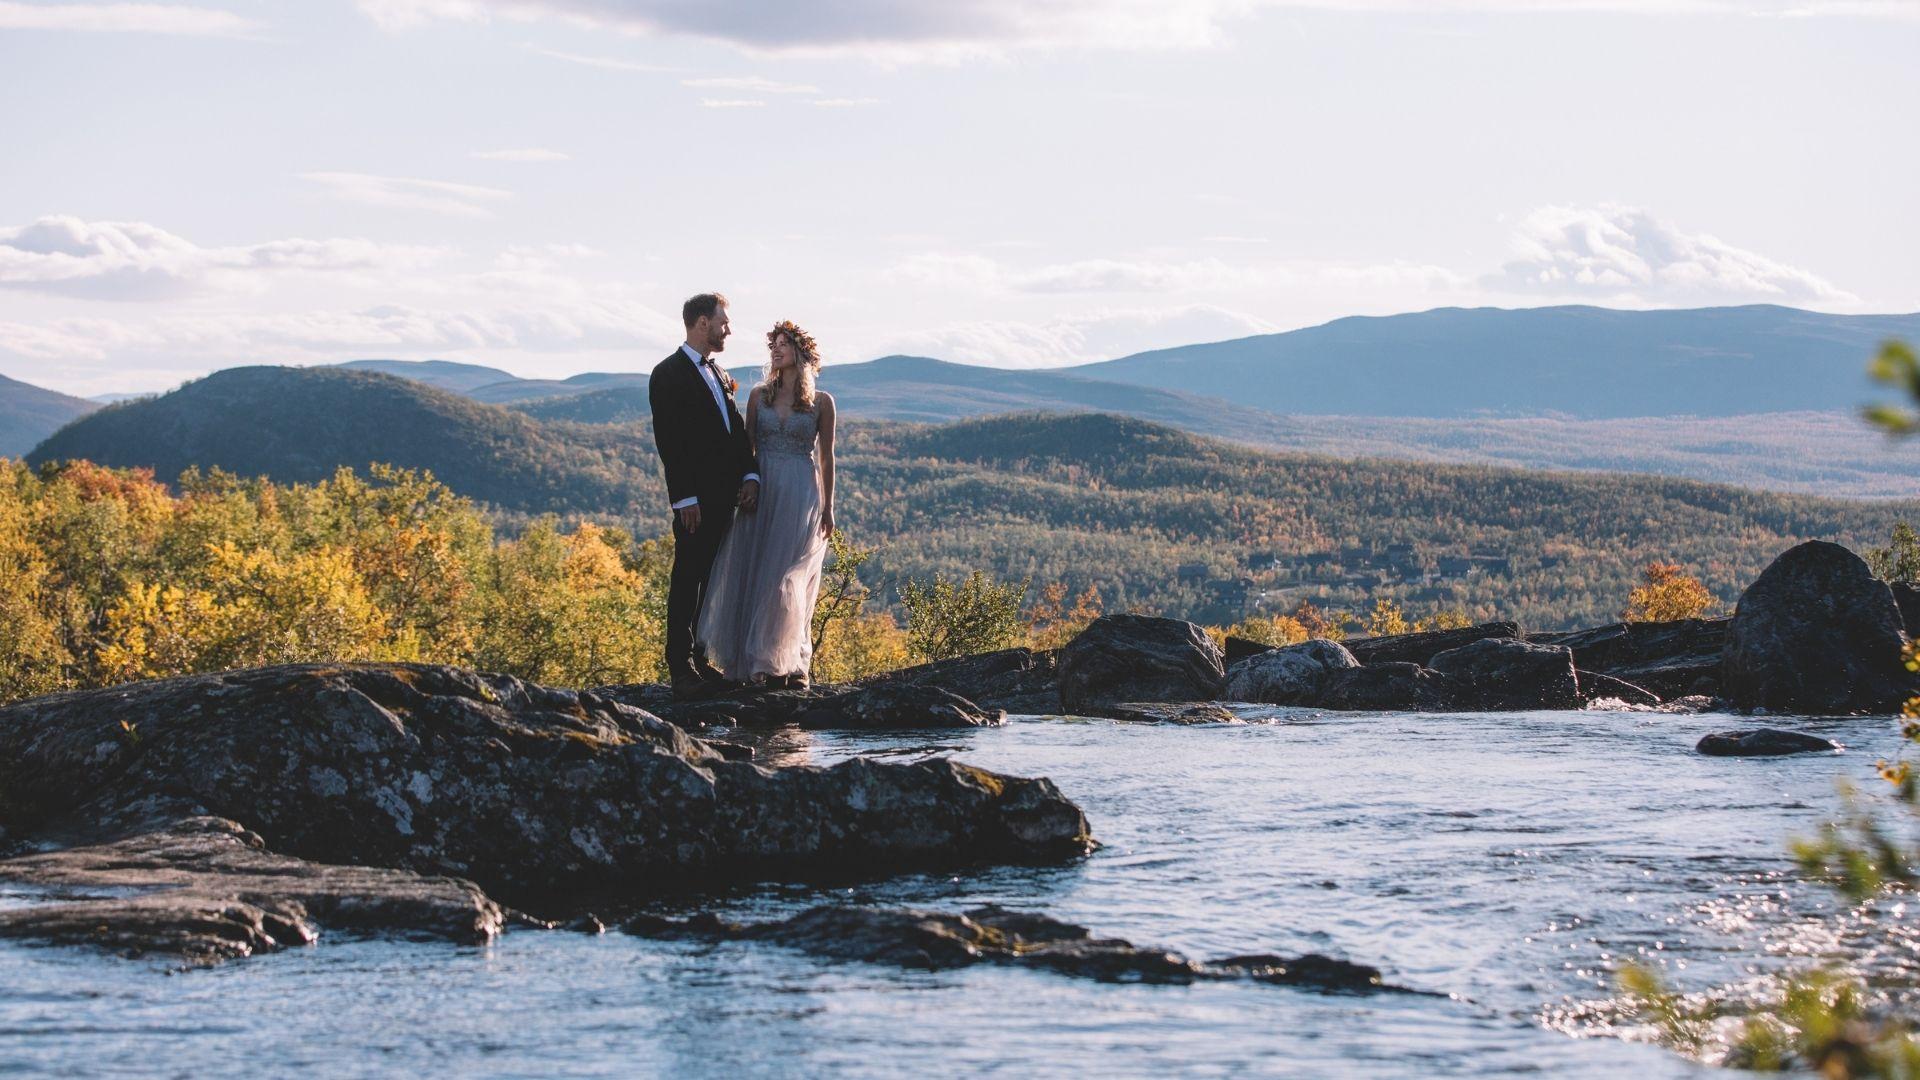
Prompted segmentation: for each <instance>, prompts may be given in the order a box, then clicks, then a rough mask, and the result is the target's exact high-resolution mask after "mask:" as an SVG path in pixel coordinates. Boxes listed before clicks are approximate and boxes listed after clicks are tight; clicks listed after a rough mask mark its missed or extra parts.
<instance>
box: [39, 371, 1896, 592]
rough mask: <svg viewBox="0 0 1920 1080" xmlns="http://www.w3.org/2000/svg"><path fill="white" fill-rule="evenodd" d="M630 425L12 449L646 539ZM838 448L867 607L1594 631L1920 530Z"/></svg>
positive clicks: (1128, 461)
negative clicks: (407, 498)
mask: <svg viewBox="0 0 1920 1080" xmlns="http://www.w3.org/2000/svg"><path fill="white" fill-rule="evenodd" d="M650 427H651V425H650V424H648V423H646V422H644V421H643V422H640V423H625V424H580V423H574V422H569V421H555V420H539V419H535V418H533V417H530V416H528V415H526V414H525V413H522V412H519V411H516V410H513V409H509V408H506V407H503V406H496V405H487V404H484V403H480V402H475V401H471V400H468V399H466V398H462V397H459V396H457V395H454V394H451V393H449V392H447V391H444V390H440V389H436V388H434V387H430V386H426V385H423V384H421V383H418V382H413V381H409V380H406V379H400V378H396V377H393V376H390V375H384V374H380V373H377V372H372V371H356V370H341V369H338V368H265V367H256V368H236V369H232V370H228V371H222V372H218V373H216V374H214V375H210V376H208V377H206V378H204V379H201V380H198V381H196V382H192V383H189V384H187V385H185V386H183V387H181V388H179V389H177V390H175V391H173V392H171V393H168V394H164V395H161V396H159V397H153V398H144V399H141V400H137V401H131V402H127V403H125V404H121V405H114V406H109V407H107V408H104V409H101V410H99V411H97V412H95V413H93V414H91V415H89V416H86V417H84V418H82V419H80V420H78V421H75V422H74V423H72V424H70V425H68V426H67V427H66V428H64V429H62V430H61V431H60V432H59V433H58V434H56V435H54V436H53V437H52V438H49V439H48V440H47V441H46V442H45V443H43V444H42V445H41V446H40V447H39V448H38V449H37V450H35V451H34V453H33V454H32V455H31V457H30V458H29V460H30V461H32V462H35V463H40V462H45V461H49V460H60V459H68V458H87V459H91V460H93V461H98V462H102V463H105V464H110V465H119V466H145V467H149V468H152V469H154V470H155V472H156V473H157V474H158V475H159V476H161V477H162V478H165V479H172V478H174V477H176V476H177V475H178V474H179V473H180V472H181V471H183V470H185V469H187V468H189V467H198V468H201V469H203V470H204V469H210V468H214V467H218V468H222V469H225V470H228V471H230V472H234V473H238V474H241V475H243V476H254V475H266V476H271V477H273V478H275V479H277V480H282V481H312V480H317V479H320V478H323V477H326V476H329V475H331V474H332V472H333V471H334V470H335V469H337V468H339V467H341V466H351V467H354V468H359V469H364V468H365V467H366V466H367V465H368V464H369V463H371V462H376V461H377V462H384V463H389V464H393V465H399V466H406V467H414V468H425V469H431V470H432V471H433V472H434V473H435V475H436V476H438V477H439V478H440V479H441V480H443V481H444V482H446V483H447V484H448V485H449V486H450V487H452V488H453V489H454V490H455V491H458V492H460V493H462V494H465V495H468V496H471V497H473V498H475V499H478V500H481V501H483V502H486V503H489V504H491V505H492V506H494V507H496V508H497V509H499V510H501V511H503V512H504V514H503V516H504V517H505V518H507V519H508V520H516V519H524V518H525V517H526V516H527V515H531V514H539V513H557V514H563V515H591V516H594V517H600V518H614V519H617V520H621V521H624V522H628V523H630V524H631V525H632V526H633V527H635V528H637V529H639V530H641V531H643V532H653V531H656V530H657V529H658V528H659V526H660V525H661V524H662V523H663V521H664V518H665V512H664V504H665V493H664V490H663V488H662V485H661V482H660V478H659V466H658V461H657V458H656V457H655V455H654V451H653V446H652V442H651V438H650ZM841 451H842V456H841V466H842V472H841V476H842V480H841V484H842V486H841V490H840V499H839V505H840V507H841V509H842V511H843V513H842V517H843V520H844V521H845V523H846V524H847V526H848V527H849V528H850V529H851V530H852V531H853V533H854V534H855V535H856V536H857V537H858V538H859V539H860V540H861V541H862V542H863V543H877V544H879V545H880V546H881V549H882V554H881V556H880V557H879V558H878V559H877V560H876V562H875V563H873V564H872V573H873V577H872V579H871V581H870V582H869V583H870V584H873V585H875V586H876V587H877V588H880V589H881V590H882V595H883V596H886V597H891V596H892V595H893V594H892V592H891V591H890V590H891V588H892V587H893V586H895V585H897V584H898V583H899V582H900V581H901V580H902V579H904V578H905V577H909V576H913V577H924V576H926V575H929V574H935V573H939V574H947V575H949V576H951V575H954V574H963V573H964V572H966V571H967V570H969V569H975V568H978V569H985V570H988V571H990V572H992V573H993V574H995V575H996V576H997V577H1000V578H1001V579H1003V580H1008V581H1018V580H1020V579H1022V578H1029V577H1030V578H1031V579H1032V580H1033V581H1035V582H1036V583H1039V584H1045V583H1048V582H1054V581H1061V582H1068V583H1071V584H1073V585H1074V587H1075V588H1081V587H1084V586H1086V585H1089V584H1093V585H1097V586H1099V587H1100V588H1101V590H1102V591H1103V593H1104V594H1105V595H1106V599H1107V602H1108V604H1109V606H1110V607H1122V606H1132V605H1140V606H1143V607H1146V608H1148V609H1150V610H1160V611H1168V612H1173V613H1178V614H1189V615H1195V616H1198V617H1205V618H1226V617H1228V616H1230V615H1232V614H1233V610H1234V609H1233V608H1231V606H1230V605H1231V603H1237V601H1225V600H1222V597H1223V596H1224V595H1226V594H1225V593H1223V592H1221V591H1220V589H1221V587H1227V589H1228V591H1229V592H1232V591H1234V590H1243V587H1242V585H1240V584H1236V583H1237V582H1240V581H1241V580H1242V579H1243V578H1246V579H1249V580H1252V581H1253V582H1254V583H1255V584H1254V588H1255V590H1256V591H1257V590H1258V589H1263V588H1277V589H1280V590H1281V591H1282V597H1283V598H1284V597H1286V596H1290V595H1291V592H1290V591H1289V590H1293V589H1295V588H1296V586H1294V585H1290V584H1288V583H1286V582H1281V581H1269V580H1268V579H1269V577H1271V574H1269V573H1268V572H1267V571H1265V570H1262V569H1261V567H1264V566H1267V564H1268V563H1270V562H1271V556H1272V555H1273V553H1275V552H1303V551H1326V550H1338V549H1342V548H1346V547H1350V546H1353V545H1364V544H1372V543H1385V542H1388V541H1401V542H1407V543H1412V544H1414V545H1416V547H1417V548H1418V549H1419V550H1420V551H1422V552H1424V553H1427V554H1428V555H1434V556H1437V555H1439V554H1442V553H1449V554H1459V553H1465V552H1474V553H1482V552H1484V553H1488V554H1489V555H1491V556H1496V557H1497V558H1498V559H1499V560H1501V565H1502V566H1503V567H1505V569H1502V570H1501V571H1500V572H1499V573H1489V574H1483V575H1480V576H1477V577H1474V578H1472V579H1471V580H1463V581H1453V582H1444V583H1440V584H1434V583H1432V582H1422V581H1406V580H1395V581H1389V580H1386V579H1377V578H1365V577H1364V576H1354V577H1343V578H1341V579H1340V580H1337V581H1330V582H1327V583H1325V584H1324V585H1318V586H1315V587H1314V588H1315V589H1316V590H1318V591H1316V592H1314V593H1313V595H1315V596H1316V597H1318V598H1319V599H1320V600H1322V601H1324V602H1327V603H1335V604H1341V605H1358V604H1360V603H1362V602H1364V601H1365V600H1366V599H1367V598H1368V597H1371V596H1374V595H1392V596H1396V597H1400V598H1402V599H1404V600H1406V601H1407V603H1409V604H1410V605H1413V606H1415V607H1417V608H1420V609H1429V608H1432V607H1435V606H1443V605H1444V606H1460V607H1464V608H1466V609H1468V610H1469V611H1470V612H1472V613H1473V614H1475V615H1476V616H1491V615H1493V614H1496V613H1498V614H1502V615H1505V616H1509V617H1519V618H1521V619H1523V620H1527V621H1529V622H1532V623H1533V624H1534V625H1536V626H1540V627H1542V628H1551V627H1554V626H1560V625H1563V624H1566V623H1571V622H1582V621H1586V622H1591V621H1595V620H1603V619H1604V618H1606V617H1607V616H1609V615H1610V614H1611V613H1612V612H1614V611H1616V610H1617V609H1618V607H1619V605H1620V604H1621V603H1623V602H1624V598H1625V596H1626V593H1627V590H1628V589H1629V588H1630V587H1631V586H1632V584H1633V580H1634V578H1635V575H1636V574H1637V573H1638V568H1639V567H1640V566H1641V565H1643V564H1644V563H1645V562H1647V561H1649V560H1651V559H1655V558H1658V559H1670V560H1678V561H1681V562H1683V563H1685V564H1686V565H1688V566H1689V567H1691V568H1695V569H1697V570H1698V571H1699V572H1700V573H1702V574H1703V575H1704V576H1705V578H1706V580H1707V582H1708V584H1709V585H1711V586H1713V587H1714V588H1715V589H1717V590H1719V591H1720V592H1721V594H1722V595H1723V596H1730V595H1731V594H1732V592H1733V591H1734V590H1736V589H1737V588H1738V587H1739V586H1740V585H1742V584H1744V583H1745V582H1746V581H1748V580H1751V578H1752V577H1753V576H1754V575H1755V574H1757V573H1758V572H1759V570H1760V568H1761V567H1762V566H1764V565H1765V562H1766V560H1768V559H1770V558H1772V556H1773V555H1776V554H1778V552H1779V551H1780V550H1781V549H1782V548H1784V547H1785V546H1787V544H1789V543H1791V542H1792V541H1793V540H1795V539H1799V538H1803V537H1809V536H1838V537H1841V538H1843V539H1847V540H1848V541H1850V542H1853V543H1862V542H1867V541H1881V540H1883V539H1884V537H1885V536H1886V535H1887V534H1888V531H1889V530H1890V529H1891V525H1892V522H1893V521H1894V520H1895V519H1897V518H1899V517H1902V516H1907V517H1913V516H1915V515H1920V502H1915V501H1907V502H1890V501H1889V502H1857V501H1856V502H1848V501H1842V500H1833V499H1818V498H1812V497H1808V496H1800V495H1779V494H1771V493H1766V492H1758V491H1749V490H1742V489H1738V488H1731V487H1717V486H1713V485H1707V484H1699V483H1693V482H1689V481H1681V480H1668V479H1662V478H1658V477H1645V476H1618V475H1595V474H1585V475H1579V474H1570V473H1551V472H1525V471H1517V470H1507V469H1490V468H1486V467H1482V466H1458V465H1442V464H1431V463H1415V462H1395V461H1379V460H1342V459H1336V458H1331V457H1325V456H1315V455H1303V454H1274V453H1270V452H1264V451H1259V450H1254V449H1250V448H1247V447H1245V446H1242V445H1238V444H1234V443H1230V442H1224V441H1217V440H1209V439H1201V438H1196V437H1194V436H1192V435H1190V434H1187V433H1185V432H1182V431H1179V430H1176V429H1174V428H1171V427H1168V426H1165V425H1161V424H1156V423H1151V422H1148V421H1146V420H1142V419H1140V418H1138V417H1131V416H1117V415H1113V414H1108V413H1083V414H1078V415H1067V416H1062V415H1058V414H1052V415H1040V414H1032V413H1024V414H1017V415H1010V416H1001V417H995V418H991V419H975V420H967V421H961V422H958V423H955V424H947V425H937V426H936V425H923V424H899V423H890V422H883V421H857V422H853V423H849V424H848V425H847V426H846V428H845V429H844V431H843V435H842V441H841ZM1263 560H1264V561H1263ZM1195 566H1198V567H1199V568H1200V570H1201V571H1202V572H1201V573H1199V574H1198V575H1197V576H1196V575H1194V574H1191V573H1185V572H1183V570H1182V568H1192V567H1195ZM1567 566H1573V567H1577V572H1576V573H1568V572H1567V570H1566V567H1567ZM1235 595H1237V592H1236V593H1235ZM1222 604H1228V605H1229V606H1226V607H1223V606H1221V605H1222Z"/></svg>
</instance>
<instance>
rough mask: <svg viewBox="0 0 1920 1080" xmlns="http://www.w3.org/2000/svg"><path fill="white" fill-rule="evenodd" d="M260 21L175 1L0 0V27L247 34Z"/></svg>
mask: <svg viewBox="0 0 1920 1080" xmlns="http://www.w3.org/2000/svg"><path fill="white" fill-rule="evenodd" d="M260 29H261V26H260V24H259V23H257V22H255V21H253V20H252V19H247V18H243V17H241V16H239V15H235V14H234V13H233V12H231V11H221V10H219V9H217V8H202V7H187V6H184V5H178V4H21V3H14V2H12V0H0V30H71V31H81V32H87V33H117V34H170V35H176V36H181V37H231V38H239V37H251V36H254V35H256V34H257V33H259V31H260Z"/></svg>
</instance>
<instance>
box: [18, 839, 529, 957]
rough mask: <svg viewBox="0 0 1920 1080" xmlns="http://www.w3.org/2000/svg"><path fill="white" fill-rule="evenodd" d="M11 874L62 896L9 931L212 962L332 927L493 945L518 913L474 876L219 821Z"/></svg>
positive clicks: (66, 855) (298, 941)
mask: <svg viewBox="0 0 1920 1080" xmlns="http://www.w3.org/2000/svg"><path fill="white" fill-rule="evenodd" d="M0 879H4V880H7V881H9V882H13V883H18V884H23V885H28V886H32V887H36V888H39V889H44V890H48V891H49V892H50V893H51V895H52V897H53V898H52V899H51V900H50V901H49V902H47V903H40V904H35V905H32V906H28V907H21V908H14V909H10V910H0V937H13V938H27V939H32V940H38V941H44V942H49V943H54V944H66V945H89V946H93V947H96V948H103V949H108V950H112V951H114V952H118V953H122V954H126V955H134V956H140V955H147V954H164V955H168V956H176V957H181V958H184V959H186V960H189V961H196V962H203V963H204V962H210V961H215V960H225V959H232V958H235V957H241V956H251V955H253V954H255V953H259V952H271V951H274V950H278V949H282V948H287V947H291V946H299V945H308V944H312V943H313V942H314V941H315V940H317V939H318V938H319V936H320V935H321V933H322V932H323V931H325V932H336V933H345V934H348V935H354V934H399V935H404V936H408V937H420V938H433V939H444V940H448V941H454V942H463V943H478V942H485V941H490V940H492V939H493V937H494V936H495V935H496V934H498V933H499V932H500V930H501V928H502V927H503V926H504V925H505V923H506V921H507V919H508V917H509V913H508V912H507V911H506V910H505V909H503V908H501V907H500V905H498V904H496V903H494V902H493V901H492V900H490V899H488V897H487V896H486V894H485V893H483V892H481V891H480V888H479V886H477V885H475V884H473V883H472V882H470V881H464V880H461V879H459V878H453V877H439V876H426V875H421V874H415V873H412V872H410V871H406V870H386V869H380V868H377V867H367V866H329V865H323V864H320V863H312V862H307V861H305V860H303V859H294V858H289V857H287V856H284V855H276V854H274V853H273V852H270V851H267V850H266V848H265V844H264V843H263V842H262V841H261V839H260V837H259V836H257V835H255V834H253V833H251V832H249V831H248V830H246V829H245V828H243V827H241V826H240V825H239V823H237V822H233V821H228V820H225V819H222V818H213V817H188V818H180V819H176V820H174V821H170V822H166V823H163V824H157V825H156V827H155V828H154V830H153V831H151V832H144V833H141V834H139V835H136V836H133V837H129V838H127V839H125V840H120V841H117V842H114V843H108V844H97V845H86V846H82V847H75V848H67V849H64V850H58V851H50V852H44V853H39V854H30V855H23V856H20V857H17V858H13V859H8V860H5V861H0Z"/></svg>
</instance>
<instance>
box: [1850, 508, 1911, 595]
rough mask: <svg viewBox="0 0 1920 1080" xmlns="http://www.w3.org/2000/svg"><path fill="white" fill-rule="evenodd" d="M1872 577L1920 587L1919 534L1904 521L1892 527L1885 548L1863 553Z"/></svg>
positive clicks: (1868, 550) (1870, 549) (1871, 549)
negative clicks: (1891, 533)
mask: <svg viewBox="0 0 1920 1080" xmlns="http://www.w3.org/2000/svg"><path fill="white" fill-rule="evenodd" d="M1864 554H1865V556H1866V560H1867V566H1869V567H1871V568H1872V570H1873V576H1874V577H1877V578H1879V579H1880V580H1882V581H1889V582H1900V583H1902V584H1906V585H1920V534H1916V533H1915V532H1914V531H1913V526H1912V525H1909V524H1907V523H1906V522H1904V521H1901V522H1896V523H1895V524H1894V526H1893V536H1892V538H1891V539H1889V540H1888V541H1887V546H1886V547H1880V548H1868V549H1867V550H1866V552H1865V553H1864Z"/></svg>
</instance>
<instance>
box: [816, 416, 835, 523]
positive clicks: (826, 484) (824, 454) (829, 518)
mask: <svg viewBox="0 0 1920 1080" xmlns="http://www.w3.org/2000/svg"><path fill="white" fill-rule="evenodd" d="M814 399H815V402H816V406H817V407H818V408H819V410H820V535H822V536H832V535H833V417H834V409H833V395H832V394H829V393H827V392H825V391H818V392H816V393H815V395H814Z"/></svg>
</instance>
